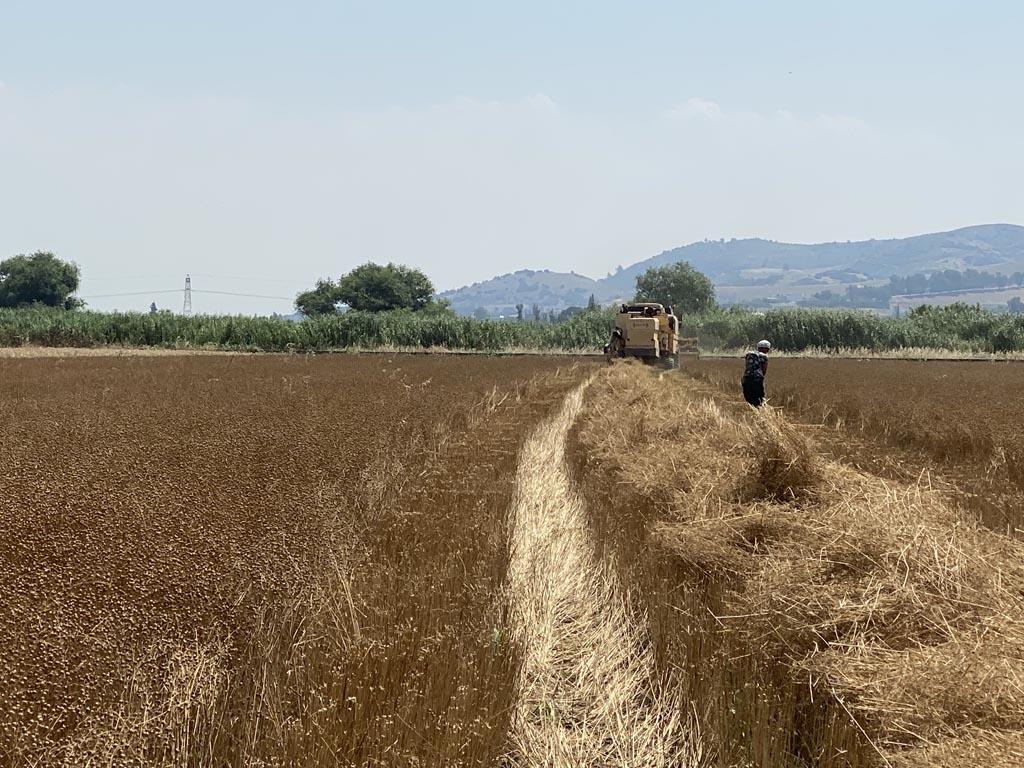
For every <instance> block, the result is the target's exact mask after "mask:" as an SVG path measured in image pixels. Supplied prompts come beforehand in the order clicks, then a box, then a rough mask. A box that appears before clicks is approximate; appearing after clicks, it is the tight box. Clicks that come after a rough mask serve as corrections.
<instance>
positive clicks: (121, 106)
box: [0, 0, 1024, 313]
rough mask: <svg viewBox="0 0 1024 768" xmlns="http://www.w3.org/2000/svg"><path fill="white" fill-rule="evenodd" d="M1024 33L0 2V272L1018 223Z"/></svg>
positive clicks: (246, 271)
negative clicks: (23, 264)
mask: <svg viewBox="0 0 1024 768" xmlns="http://www.w3.org/2000/svg"><path fill="white" fill-rule="evenodd" d="M1022 40H1024V3H1019V2H1010V1H1009V0H1007V1H1006V2H971V3H968V2H966V1H963V2H944V1H943V0H927V1H921V2H910V1H903V2H893V0H888V1H887V2H865V1H863V0H862V1H861V2H855V3H854V2H845V1H844V2H828V1H827V0H815V1H814V2H785V0H776V1H775V2H714V3H712V2H707V0H703V1H702V2H679V1H678V0H676V1H675V2H628V3H627V2H621V3H607V2H595V1H594V0H590V1H589V2H563V3H559V2H532V1H531V0H517V1H516V2H504V3H494V2H484V1H482V0H476V1H475V2H444V0H435V1H434V2H415V3H414V2H387V0H373V2H369V1H367V2H340V1H336V2H301V1H298V0H297V1H296V2H293V3H284V2H273V3H270V2H258V1H253V0H247V1H246V2H233V1H231V2H229V1H227V0H218V1H217V2H211V1H210V0H207V1H206V2H193V1H192V0H177V1H176V2H173V3H159V4H157V3H145V2H138V0H132V1H131V2H103V0H92V1H91V2H46V0H33V1H31V2H20V1H17V0H0V257H6V256H8V255H13V254H15V253H19V252H27V251H32V250H39V249H45V250H53V251H55V252H57V253H58V255H60V256H62V257H64V258H68V259H72V260H74V261H76V262H78V263H79V264H80V265H81V267H82V272H83V286H82V291H81V294H82V295H84V296H92V295H96V294H104V293H120V292H130V291H151V290H159V289H175V288H178V287H179V286H180V285H181V284H182V283H183V279H184V275H185V273H186V272H191V273H192V275H193V284H194V286H195V287H196V288H197V289H198V288H204V289H208V290H220V291H230V292H237V293H256V294H264V295H268V296H282V297H291V296H293V295H294V293H295V292H296V291H297V290H299V289H301V288H303V287H304V286H308V285H311V284H312V283H313V282H314V281H315V279H316V278H318V277H321V276H332V277H336V276H337V275H338V274H340V273H342V272H344V271H347V270H348V269H350V268H352V267H353V266H355V265H357V264H359V263H362V262H364V261H367V260H375V261H379V262H387V261H395V262H400V263H406V264H410V265H414V266H417V267H420V268H421V269H423V270H424V271H426V272H427V274H428V275H430V277H431V278H432V279H433V280H434V282H435V285H436V286H437V287H438V288H439V289H445V288H451V287H457V286H460V285H464V284H466V283H470V282H474V281H477V280H481V279H486V278H488V277H492V276H494V275H495V274H498V273H502V272H508V271H512V270H516V269H521V268H551V269H556V270H565V271H568V270H575V271H577V272H581V273H583V274H588V275H592V276H595V277H600V276H602V275H604V274H605V273H606V272H607V271H609V270H611V269H614V267H615V266H616V265H617V264H623V265H626V264H630V263H632V262H634V261H637V260H639V259H642V258H646V257H648V256H651V255H653V254H655V253H657V252H659V251H662V250H664V249H666V248H671V247H674V246H676V245H681V244H684V243H687V242H690V241H693V240H700V239H703V238H705V237H707V238H719V237H726V238H729V237H749V236H761V237H769V238H773V239H777V240H787V241H797V242H812V241H819V240H846V239H860V238H869V237H890V236H903V235H909V234H917V233H921V232H926V231H937V230H944V229H952V228H955V227H958V226H963V225H967V224H977V223H990V222H1011V223H1024V143H1022V137H1024V99H1022V98H1021V93H1022V92H1024V45H1022V42H1021V41H1022ZM151 298H152V299H156V300H157V302H158V303H162V302H163V304H166V306H168V307H171V308H175V307H179V308H180V302H181V299H180V295H175V294H161V295H155V294H154V295H153V296H152V297H150V296H149V295H147V296H139V297H120V298H111V299H91V300H90V301H89V304H90V305H91V306H93V307H96V308H104V309H106V308H112V307H119V308H122V309H126V308H139V309H144V308H146V307H148V305H149V301H150V300H151ZM194 304H195V308H196V310H197V311H202V310H206V311H239V312H246V313H251V312H260V313H263V312H270V311H275V310H276V311H290V301H288V300H287V299H285V300H273V299H241V298H235V297H228V296H217V295H210V294H196V296H195V298H194Z"/></svg>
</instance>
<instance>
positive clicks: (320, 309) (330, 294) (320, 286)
mask: <svg viewBox="0 0 1024 768" xmlns="http://www.w3.org/2000/svg"><path fill="white" fill-rule="evenodd" d="M339 301H340V299H339V298H338V286H337V285H336V284H335V283H334V281H333V280H317V281H316V287H315V288H313V289H312V290H309V291H303V292H302V293H300V294H299V295H298V296H296V297H295V308H296V309H298V310H299V312H300V313H302V314H303V315H305V316H306V317H310V316H311V315H332V314H334V313H335V312H337V311H338V302H339Z"/></svg>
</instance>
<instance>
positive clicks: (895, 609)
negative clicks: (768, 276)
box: [0, 354, 1024, 768]
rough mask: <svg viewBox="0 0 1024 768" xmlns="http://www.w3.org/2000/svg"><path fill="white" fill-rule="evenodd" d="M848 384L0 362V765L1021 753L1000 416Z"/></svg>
mask: <svg viewBox="0 0 1024 768" xmlns="http://www.w3.org/2000/svg"><path fill="white" fill-rule="evenodd" d="M839 362H840V361H827V362H820V361H814V360H806V361H804V360H800V361H797V360H778V361H774V364H773V366H772V368H771V369H770V378H769V393H770V394H771V395H772V396H773V401H775V402H786V403H787V404H788V408H789V411H790V413H787V409H785V408H779V409H776V408H768V409H762V410H761V411H754V410H753V409H750V408H748V407H747V406H745V405H744V404H741V403H737V402H736V401H737V399H738V398H737V397H736V396H735V394H736V393H735V392H734V389H735V384H734V382H733V381H732V379H734V378H735V367H736V363H735V361H722V362H715V361H701V362H699V363H696V362H694V363H689V365H690V367H689V368H684V371H682V372H680V373H678V374H677V373H672V374H663V373H660V372H658V371H655V370H653V369H651V368H648V367H644V366H641V365H638V364H634V363H632V362H629V361H623V362H621V363H616V364H615V365H611V366H607V365H603V364H595V363H593V362H586V361H580V360H574V359H571V358H564V357H549V358H545V357H539V356H523V357H514V358H492V357H483V356H441V355H436V356H430V355H401V354H378V355H336V356H331V355H329V356H307V355H238V354H230V355H213V354H211V355H167V356H159V355H149V356H139V357H133V356H124V355H117V356H99V355H86V356H67V357H64V356H59V355H57V356H50V357H34V356H28V355H25V354H22V355H18V356H14V357H6V358H4V357H2V356H0V402H2V403H3V405H4V408H3V409H2V410H0V420H2V422H3V424H2V426H3V430H2V433H0V434H2V438H0V440H2V442H0V477H2V478H3V491H4V492H3V495H2V497H0V534H2V535H0V568H2V578H0V601H2V602H0V604H2V605H3V606H4V611H3V613H2V619H0V764H2V765H11V766H30V765H31V766H200V765H201V766H320V765H339V766H409V767H410V768H411V767H412V766H418V767H421V766H496V767H498V768H526V767H527V766H556V767H557V768H569V767H570V766H608V767H609V768H610V767H613V766H615V767H617V766H635V768H649V767H652V766H664V767H665V768H668V766H681V767H685V768H691V767H692V768H711V767H712V766H714V767H715V768H727V767H730V768H731V767H732V766H758V767H759V768H760V767H763V768H805V767H807V766H827V767H828V768H864V767H866V766H895V767H897V768H918V767H923V766H962V765H974V764H986V765H992V766H999V765H1016V764H1020V762H1021V760H1022V759H1024V754H1022V749H1021V744H1022V743H1024V694H1022V691H1024V544H1022V543H1021V542H1019V541H1017V540H1016V539H1015V538H1014V537H1012V536H1007V535H1006V527H1005V526H1000V525H997V524H994V523H993V522H992V520H986V523H987V524H988V527H986V526H983V525H980V524H979V523H977V522H976V517H977V514H976V507H975V506H972V505H970V504H964V503H960V501H958V496H957V494H958V493H959V492H960V491H961V489H962V488H964V487H966V486H963V485H962V482H964V481H966V479H972V478H973V480H975V481H978V483H980V480H979V479H978V477H974V475H976V473H975V472H974V471H973V470H972V469H968V470H965V471H963V472H962V473H961V474H957V473H955V472H953V471H952V470H953V469H954V468H955V467H958V466H959V467H968V468H972V467H988V468H989V469H988V470H987V471H989V475H987V476H986V477H987V478H988V480H987V481H986V482H990V485H986V486H984V487H982V485H981V484H976V485H975V486H972V488H973V490H971V491H969V492H968V491H964V493H970V494H972V495H973V496H976V497H978V498H984V499H988V500H989V501H992V499H993V498H995V497H993V496H992V495H991V494H992V493H994V490H993V488H995V487H1001V486H1005V485H1006V483H1013V482H1017V480H1015V479H1014V478H1015V477H1016V476H1015V475H1013V474H1012V472H1011V471H1010V470H1009V469H1007V468H1006V466H1004V465H1003V464H1000V463H999V462H998V461H997V460H996V459H998V457H1000V456H1004V455H1005V456H1007V457H1011V456H1014V455H1015V454H1013V453H1012V452H1013V450H1014V448H1015V446H1014V444H1013V443H1012V440H1011V439H1010V437H1011V435H1012V429H1010V430H1004V428H1003V425H1001V424H999V423H998V422H997V421H996V414H997V413H998V408H997V407H993V406H990V405H989V404H981V403H979V404H978V405H977V406H973V405H970V404H967V403H965V402H963V401H962V400H961V402H960V405H959V407H958V409H957V411H956V412H957V414H958V416H957V418H956V419H952V420H950V421H949V428H950V430H954V428H960V429H964V430H967V432H968V433H970V429H971V426H972V425H973V424H975V423H977V425H979V426H978V429H979V430H980V429H981V428H982V427H984V428H985V429H987V430H988V431H986V432H985V433H984V434H985V435H986V437H985V439H984V440H977V441H976V442H971V441H963V440H962V441H961V442H960V443H959V444H958V445H959V446H960V447H959V448H958V449H957V452H954V451H945V452H943V451H942V450H940V449H939V448H937V447H936V446H937V445H938V443H937V442H933V438H934V437H935V430H936V427H935V426H934V424H944V423H946V422H942V421H940V420H939V419H937V418H935V417H934V414H939V413H941V410H942V409H941V405H940V403H938V402H936V400H937V398H939V395H938V394H937V387H936V386H935V379H934V378H933V379H927V380H925V379H921V377H927V376H932V375H933V374H932V370H933V369H927V368H923V367H922V368H921V370H922V371H925V372H926V373H922V374H920V375H919V376H918V378H917V379H915V378H913V377H911V376H908V374H907V372H908V371H915V370H918V369H917V368H916V367H914V365H915V364H908V363H904V362H886V363H882V364H880V368H879V369H878V370H880V371H882V372H883V373H884V374H885V375H888V376H890V377H891V378H888V379H886V378H884V377H883V378H881V379H879V380H878V381H877V382H876V383H874V384H872V383H871V381H872V380H871V379H870V376H871V375H875V374H872V373H870V371H869V373H866V374H861V376H862V379H861V380H858V379H857V378H856V376H855V373H856V372H858V371H868V370H869V369H867V368H866V367H861V368H857V367H856V366H857V365H858V364H857V363H856V362H854V361H850V363H849V366H847V364H846V363H845V362H843V363H842V364H839V365H837V363H839ZM797 364H799V365H800V366H806V367H804V368H800V369H799V370H798V365H797ZM819 364H820V366H821V367H818V368H814V367H813V366H816V365H819ZM929 365H931V364H929ZM953 365H954V364H952V363H948V364H947V363H943V364H939V368H938V370H943V371H945V372H946V374H947V376H949V375H952V374H953V372H954V371H960V373H957V374H956V375H957V376H960V377H962V378H959V379H957V382H959V383H958V386H959V387H961V392H963V391H964V390H967V389H970V390H971V391H974V392H979V393H988V394H989V395H990V397H992V398H994V397H996V396H997V395H998V394H999V393H1009V392H1010V389H1009V388H1007V389H1004V388H1003V386H1002V384H1000V383H998V382H994V381H992V380H990V378H989V377H986V375H985V371H997V372H1007V373H1011V375H1016V374H1012V372H1014V371H1016V370H1017V369H1016V368H1015V367H1013V366H1002V367H999V366H993V365H992V364H982V365H981V367H979V368H978V369H977V372H976V373H973V372H972V371H974V369H972V368H965V369H960V368H952V366H953ZM958 365H959V364H958ZM828 366H836V367H831V368H830V367H828ZM907 366H910V367H907ZM890 369H891V372H889V371H890ZM812 371H820V372H821V373H820V374H815V375H818V376H819V378H818V379H815V378H814V377H813V375H812ZM836 371H841V372H843V374H844V375H843V376H842V377H841V378H842V384H843V386H848V387H851V389H849V390H843V389H842V388H841V387H840V386H838V385H837V386H834V387H833V386H826V385H824V384H820V385H817V386H815V382H816V381H820V380H822V379H824V380H831V378H834V377H835V373H836ZM886 372H889V373H886ZM900 372H903V373H900ZM878 375H880V376H881V375H882V374H878ZM972 376H973V377H974V378H971V377H972ZM908 379H912V381H908ZM918 379H921V380H918ZM858 381H860V384H859V387H860V389H856V388H855V384H856V383H857V382H858ZM784 385H785V386H789V387H791V389H790V390H785V389H783V387H784ZM872 387H873V388H874V390H875V392H876V398H877V399H879V400H883V401H884V402H880V403H875V404H874V407H875V409H874V410H872V411H868V410H866V409H867V408H868V407H869V406H871V405H872V400H871V399H870V392H871V389H872ZM815 391H816V392H818V393H819V394H827V395H829V396H830V397H832V398H834V399H833V400H832V401H827V400H825V399H820V400H817V399H814V398H812V397H811V396H810V393H813V392H815ZM844 391H845V392H848V394H846V395H843V396H842V397H840V396H839V395H838V394H836V393H837V392H844ZM911 391H917V392H920V393H922V394H924V393H928V392H930V391H931V392H933V395H934V396H933V398H932V400H931V401H929V405H928V407H934V409H935V410H934V411H930V412H924V411H923V406H922V410H914V409H912V408H910V407H909V403H910V397H909V395H908V396H907V400H906V402H907V404H908V405H907V407H906V408H901V401H900V400H899V399H898V398H897V397H896V396H895V395H892V394H891V393H895V392H898V393H903V392H911ZM854 393H856V394H857V396H858V397H860V398H861V399H860V400H857V401H856V402H857V403H861V404H862V405H861V409H860V410H853V409H851V410H843V411H840V410H838V408H839V405H840V404H841V403H846V404H849V403H851V402H854V400H853V398H854ZM879 393H882V394H881V395H880V394H879ZM941 396H942V397H946V395H945V394H942V395H941ZM801 397H803V398H804V399H801ZM948 397H949V403H950V406H949V407H953V405H952V404H953V402H955V398H954V396H953V395H952V394H950V395H949V396H948ZM1005 397H1010V395H1009V394H1006V395H1005ZM1005 402H1006V401H1005V399H1004V404H1005ZM830 403H831V404H830ZM990 407H991V410H989V411H985V410H984V409H985V408H990ZM972 408H973V410H972ZM815 409H818V410H815ZM904 411H906V412H908V413H909V414H910V418H909V419H908V420H907V423H908V426H907V427H906V430H905V431H904V432H900V431H898V430H897V429H896V428H895V426H894V425H895V423H896V422H895V419H896V418H897V417H898V416H899V414H901V413H903V412H904ZM983 413H985V414H991V416H982V414H983ZM990 418H991V423H990V422H989V421H988V420H987V419H990ZM822 421H826V422H827V425H822V424H821V422H822ZM883 425H888V426H887V427H886V428H883ZM949 434H950V435H953V436H955V435H956V434H958V433H957V432H955V431H951V432H949ZM848 441H854V442H853V443H850V445H855V446H856V448H855V449H853V448H850V449H848V450H846V451H845V452H844V451H843V450H842V448H841V446H843V445H844V444H846V443H847V442H848ZM1009 461H1010V459H1009V458H1008V459H1007V462H1006V463H1007V464H1008V463H1009ZM1000 473H1001V474H1000ZM997 478H998V482H997ZM1011 495H1012V494H1011V493H1007V495H1006V498H1003V497H999V498H998V499H997V500H996V501H995V502H992V503H993V506H994V507H998V506H999V505H1000V504H1003V503H1004V502H1006V500H1007V499H1008V498H1009V497H1010V496H1011ZM1007 509H1008V508H1007ZM1007 509H1004V510H1003V512H1004V516H1006V519H1010V517H1009V515H1010V512H1009V511H1007ZM1011 528H1012V526H1011ZM993 529H995V530H993ZM1010 532H1012V530H1011V531H1010Z"/></svg>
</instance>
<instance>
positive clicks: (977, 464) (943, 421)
mask: <svg viewBox="0 0 1024 768" xmlns="http://www.w3.org/2000/svg"><path fill="white" fill-rule="evenodd" d="M686 370H687V372H688V373H689V374H691V375H694V376H697V377H699V378H703V379H706V380H708V381H711V382H713V383H715V384H716V385H718V386H720V387H721V388H722V389H723V391H724V392H726V393H729V392H735V393H738V392H739V377H740V373H741V372H742V362H741V361H739V360H726V359H701V360H700V361H693V362H688V363H687V369H686ZM766 389H767V392H768V397H769V400H770V402H771V403H772V404H773V405H781V406H784V407H785V408H787V410H790V411H791V412H793V413H795V414H797V415H799V416H800V417H801V419H803V420H805V421H812V422H821V423H827V424H830V425H833V426H838V427H840V432H839V434H837V435H822V438H823V440H822V442H823V443H824V444H825V445H826V447H829V448H831V449H832V451H833V453H835V454H837V455H839V456H841V457H842V458H843V459H844V460H847V461H852V462H853V463H855V464H857V465H859V466H864V467H869V468H870V469H872V471H883V472H884V471H894V470H895V471H896V474H899V475H902V476H905V477H909V476H917V475H919V474H920V473H921V471H922V470H929V471H931V472H932V474H934V476H935V478H936V480H937V481H939V482H953V483H954V484H955V486H956V492H957V493H958V494H959V496H960V498H959V502H961V503H962V504H963V505H964V506H967V507H969V508H971V509H973V510H975V511H976V512H977V513H979V515H980V516H981V519H982V521H983V522H984V523H985V524H986V525H989V526H990V527H992V528H995V529H996V530H1000V531H1004V532H1008V533H1011V534H1012V535H1018V536H1019V535H1022V534H1024V445H1022V443H1021V440H1020V435H1021V433H1022V431H1024V415H1022V411H1021V409H1020V407H1019V401H1020V394H1019V393H1020V392H1021V391H1022V389H1024V365H1022V364H1020V363H1019V362H991V361H989V362H981V361H977V362H975V361H948V360H946V361H939V360H936V361H919V360H870V359H864V360H837V359H813V358H777V359H773V360H772V361H771V364H770V367H769V374H768V379H767V382H766ZM830 438H831V439H830Z"/></svg>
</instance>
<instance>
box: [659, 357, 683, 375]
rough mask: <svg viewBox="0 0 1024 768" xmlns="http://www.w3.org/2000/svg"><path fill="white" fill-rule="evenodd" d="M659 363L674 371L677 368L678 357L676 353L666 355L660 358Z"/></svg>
mask: <svg viewBox="0 0 1024 768" xmlns="http://www.w3.org/2000/svg"><path fill="white" fill-rule="evenodd" d="M661 364H662V365H663V366H664V367H665V369H666V370H669V371H675V370H677V369H678V368H679V358H678V357H677V356H676V355H668V356H666V357H663V358H661Z"/></svg>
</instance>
